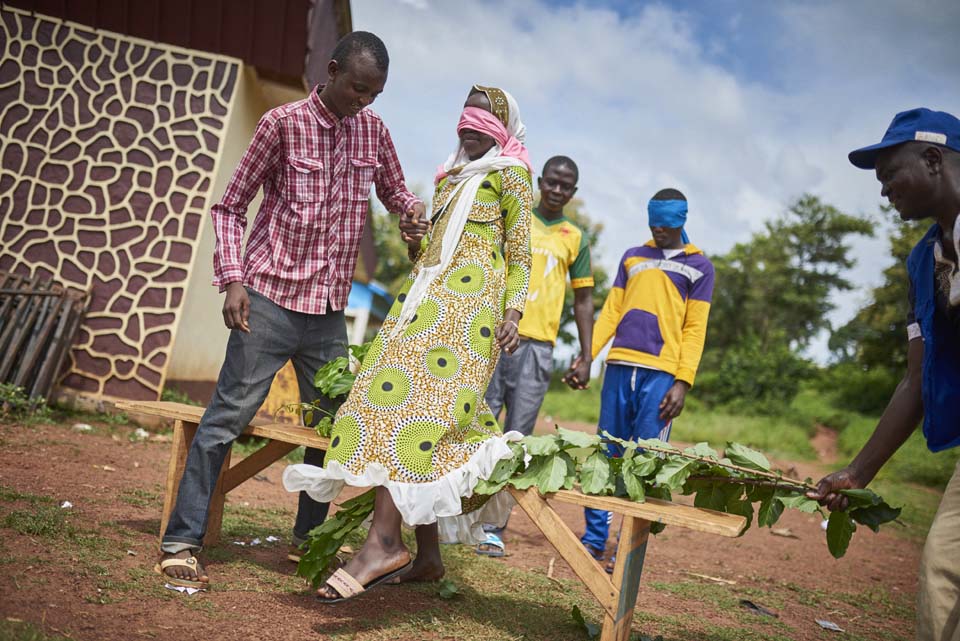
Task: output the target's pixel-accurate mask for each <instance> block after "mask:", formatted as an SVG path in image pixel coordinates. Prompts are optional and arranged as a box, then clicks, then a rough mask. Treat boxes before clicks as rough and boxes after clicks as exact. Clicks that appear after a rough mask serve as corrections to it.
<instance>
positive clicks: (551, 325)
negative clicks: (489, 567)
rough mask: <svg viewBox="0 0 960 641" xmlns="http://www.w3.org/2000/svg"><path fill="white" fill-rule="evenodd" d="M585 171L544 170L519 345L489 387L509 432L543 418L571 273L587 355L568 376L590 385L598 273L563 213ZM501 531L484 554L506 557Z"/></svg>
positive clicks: (483, 547) (559, 161)
mask: <svg viewBox="0 0 960 641" xmlns="http://www.w3.org/2000/svg"><path fill="white" fill-rule="evenodd" d="M579 176H580V172H579V170H578V168H577V165H576V163H574V162H573V160H571V159H570V158H568V157H566V156H554V157H552V158H550V159H549V160H548V161H547V162H546V164H544V166H543V175H542V176H541V177H540V179H539V180H538V181H537V186H538V187H539V189H540V202H539V203H538V204H537V206H536V207H535V208H534V210H533V214H534V215H533V220H532V222H531V230H530V250H531V253H532V254H533V265H532V267H531V270H530V286H529V289H528V291H527V306H526V308H525V309H524V312H523V318H522V319H520V327H519V333H520V347H518V348H517V350H516V351H515V352H514V353H512V354H502V355H501V356H500V362H499V363H497V369H496V370H495V371H494V373H493V377H492V378H491V379H490V384H489V385H488V387H487V392H486V400H487V404H488V405H490V411H491V412H492V413H493V415H494V416H495V417H499V415H500V410H501V409H504V408H506V418H505V419H504V420H503V423H502V425H503V431H504V432H510V431H516V432H520V433H521V434H524V435H527V434H530V433H532V432H533V428H534V426H535V425H536V423H537V414H538V413H539V412H540V406H541V405H542V404H543V398H544V396H546V393H547V387H548V386H549V385H550V376H551V374H552V373H553V346H554V344H555V343H556V342H557V334H558V333H559V331H560V316H561V314H562V313H563V301H564V295H565V294H566V289H567V276H568V275H569V278H570V284H571V286H572V287H573V294H574V302H573V314H574V320H575V321H576V324H577V332H578V334H579V338H580V351H581V354H583V355H585V356H586V358H581V359H579V360H578V366H577V368H576V371H575V372H572V373H571V374H570V375H569V376H568V380H569V381H570V384H571V385H572V386H573V387H577V388H579V389H583V388H585V387H586V384H587V382H588V381H589V380H590V364H591V359H590V357H591V351H590V345H591V340H592V333H593V270H592V268H591V266H590V247H589V245H588V243H587V238H586V234H584V233H583V230H581V229H580V228H579V227H577V225H575V224H574V223H573V222H572V221H571V220H570V219H569V218H567V217H566V216H564V215H563V208H564V206H565V205H566V204H567V203H569V202H570V199H571V198H573V195H574V194H575V193H576V192H577V180H578V179H579ZM498 534H499V530H488V536H487V541H486V542H485V543H481V544H480V545H479V546H478V547H477V552H478V553H480V554H487V555H490V556H502V555H503V542H502V541H501V540H500V538H499V536H497V535H498Z"/></svg>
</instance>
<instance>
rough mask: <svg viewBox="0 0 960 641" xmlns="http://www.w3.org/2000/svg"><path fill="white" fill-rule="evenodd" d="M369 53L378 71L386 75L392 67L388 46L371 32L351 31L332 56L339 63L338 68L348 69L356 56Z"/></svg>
mask: <svg viewBox="0 0 960 641" xmlns="http://www.w3.org/2000/svg"><path fill="white" fill-rule="evenodd" d="M362 53H369V54H370V56H371V57H372V58H373V62H374V64H376V66H377V69H379V70H380V71H382V72H384V73H386V72H387V69H388V68H389V67H390V56H389V55H387V46H386V45H385V44H383V40H381V39H380V38H378V37H377V36H376V35H374V34H372V33H370V32H369V31H351V32H350V33H348V34H347V35H345V36H344V37H342V38H340V42H338V43H337V46H336V47H334V48H333V54H332V55H331V56H330V57H331V58H332V59H334V60H336V61H337V66H338V67H340V68H341V69H346V68H347V67H348V66H349V65H350V61H351V60H353V58H354V57H355V56H357V55H358V54H362Z"/></svg>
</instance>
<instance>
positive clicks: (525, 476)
mask: <svg viewBox="0 0 960 641" xmlns="http://www.w3.org/2000/svg"><path fill="white" fill-rule="evenodd" d="M546 458H547V457H545V456H534V457H533V458H531V459H530V462H529V463H528V464H527V467H526V469H525V470H523V472H521V473H520V474H519V475H518V476H514V477H513V478H512V479H510V485H512V486H513V487H515V488H517V489H518V490H526V489H527V488H530V487H533V486H535V485H537V479H538V478H539V476H540V472H541V471H542V470H543V464H544V461H545V460H546Z"/></svg>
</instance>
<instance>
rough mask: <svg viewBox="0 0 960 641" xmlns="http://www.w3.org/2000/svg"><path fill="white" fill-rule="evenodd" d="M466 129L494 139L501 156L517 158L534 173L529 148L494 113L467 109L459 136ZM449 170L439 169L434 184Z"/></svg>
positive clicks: (460, 124) (477, 108)
mask: <svg viewBox="0 0 960 641" xmlns="http://www.w3.org/2000/svg"><path fill="white" fill-rule="evenodd" d="M464 129H472V130H474V131H479V132H480V133H482V134H486V135H488V136H490V137H491V138H493V139H494V140H495V141H496V142H497V144H498V145H499V146H500V153H499V154H498V155H499V156H507V157H509V158H516V159H517V160H519V161H520V162H522V163H523V164H524V165H526V167H527V170H528V171H530V172H531V173H532V172H533V167H532V166H531V164H530V156H529V154H528V153H527V148H526V147H524V146H523V143H522V142H520V141H519V140H518V139H517V138H516V137H515V136H513V135H512V134H511V133H510V132H509V131H507V128H506V127H505V126H504V125H503V123H502V122H500V119H499V118H497V117H496V116H494V115H493V114H492V113H490V112H489V111H487V110H486V109H480V108H479V107H465V108H464V109H463V113H462V114H461V115H460V122H458V123H457V134H458V135H459V133H460V132H461V131H463V130H464ZM447 173H448V169H446V168H445V167H444V166H443V165H441V166H440V167H438V168H437V175H436V176H435V177H434V183H439V182H440V181H441V180H443V178H444V177H445V176H446V175H447Z"/></svg>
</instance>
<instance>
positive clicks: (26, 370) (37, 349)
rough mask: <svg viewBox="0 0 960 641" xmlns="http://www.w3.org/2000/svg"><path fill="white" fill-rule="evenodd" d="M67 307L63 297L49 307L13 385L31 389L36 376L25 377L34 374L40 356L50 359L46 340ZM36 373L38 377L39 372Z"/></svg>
mask: <svg viewBox="0 0 960 641" xmlns="http://www.w3.org/2000/svg"><path fill="white" fill-rule="evenodd" d="M67 305H69V301H68V299H67V297H66V296H63V297H62V298H60V299H59V300H57V301H56V302H54V303H53V304H52V305H51V307H52V309H51V311H50V313H49V314H47V317H46V319H45V320H44V322H43V326H42V327H41V328H40V331H39V333H38V334H37V337H36V340H35V341H34V342H33V345H32V346H30V347H29V348H28V349H27V354H26V356H24V358H23V362H22V363H21V364H20V371H19V373H18V374H17V377H16V379H14V381H13V384H14V385H19V386H22V387H25V388H26V389H31V388H32V387H33V385H32V383H33V382H34V381H35V380H36V376H34V377H33V378H32V379H31V380H29V381H28V380H27V377H29V376H31V375H32V374H33V373H34V370H35V369H36V368H37V364H38V359H39V358H40V355H41V354H43V357H44V359H47V358H50V351H51V350H50V344H49V342H48V339H49V338H50V334H51V332H53V328H54V327H55V326H56V324H57V318H58V317H59V316H60V313H61V312H63V311H64V310H65V309H66V308H67ZM41 362H42V361H41ZM36 373H37V375H39V371H38V372H36Z"/></svg>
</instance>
